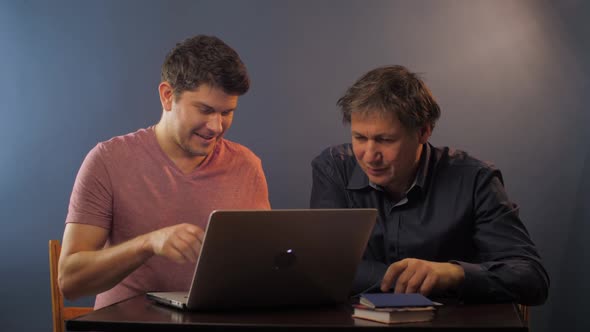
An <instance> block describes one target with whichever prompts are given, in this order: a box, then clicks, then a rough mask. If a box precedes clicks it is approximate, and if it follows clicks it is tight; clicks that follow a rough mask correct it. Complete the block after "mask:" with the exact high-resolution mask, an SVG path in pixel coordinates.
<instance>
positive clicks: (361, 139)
mask: <svg viewBox="0 0 590 332" xmlns="http://www.w3.org/2000/svg"><path fill="white" fill-rule="evenodd" d="M354 139H355V140H357V141H366V140H367V138H366V137H363V136H354Z"/></svg>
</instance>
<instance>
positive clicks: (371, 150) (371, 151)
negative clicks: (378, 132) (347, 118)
mask: <svg viewBox="0 0 590 332" xmlns="http://www.w3.org/2000/svg"><path fill="white" fill-rule="evenodd" d="M363 159H364V161H365V163H368V164H376V163H379V162H381V159H382V155H381V151H380V149H379V147H378V146H377V144H376V143H375V141H372V140H369V141H368V142H367V145H366V149H365V154H364V156H363Z"/></svg>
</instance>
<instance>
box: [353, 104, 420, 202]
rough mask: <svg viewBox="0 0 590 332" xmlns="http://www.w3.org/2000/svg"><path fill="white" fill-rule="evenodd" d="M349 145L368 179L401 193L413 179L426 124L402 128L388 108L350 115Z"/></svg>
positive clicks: (391, 190)
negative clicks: (411, 128) (417, 128)
mask: <svg viewBox="0 0 590 332" xmlns="http://www.w3.org/2000/svg"><path fill="white" fill-rule="evenodd" d="M351 133H352V149H353V151H354V155H355V157H356V159H357V161H358V163H359V165H360V167H361V168H362V170H363V171H364V172H365V174H367V176H368V177H369V180H370V181H371V182H373V183H375V184H378V185H380V186H382V187H384V188H386V189H387V190H388V191H390V192H393V193H398V194H399V193H402V192H403V191H405V190H407V189H408V186H409V185H410V184H411V182H412V181H413V180H414V176H415V172H416V169H417V167H418V162H419V160H420V154H421V152H422V144H423V143H425V142H426V141H427V140H428V138H429V137H430V133H431V130H430V129H429V127H428V128H425V129H422V130H416V131H411V130H408V129H406V128H405V127H404V126H403V125H402V123H401V122H400V121H399V119H398V118H397V116H396V115H395V114H393V113H391V112H376V111H367V112H357V113H352V115H351Z"/></svg>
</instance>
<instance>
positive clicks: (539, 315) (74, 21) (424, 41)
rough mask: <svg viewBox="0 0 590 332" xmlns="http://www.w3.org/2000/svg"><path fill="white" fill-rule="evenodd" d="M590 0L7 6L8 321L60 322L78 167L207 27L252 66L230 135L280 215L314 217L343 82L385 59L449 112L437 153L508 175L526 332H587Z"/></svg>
mask: <svg viewBox="0 0 590 332" xmlns="http://www.w3.org/2000/svg"><path fill="white" fill-rule="evenodd" d="M588 3H589V2H584V1H559V2H558V1H555V2H551V1H467V0H465V1H47V2H45V1H1V2H0V68H1V73H2V79H0V102H1V120H2V122H1V123H0V156H1V157H0V158H1V159H0V221H1V222H2V232H1V233H0V246H1V247H0V255H2V257H1V258H2V264H1V265H0V266H1V267H0V269H1V273H0V278H1V281H2V283H1V285H2V287H1V290H0V292H1V294H2V304H0V306H1V308H0V315H1V316H0V323H1V324H0V326H2V329H3V330H6V331H7V330H14V331H17V330H23V331H24V330H27V331H48V330H50V329H51V309H50V289H49V278H48V275H49V274H48V263H47V240H49V239H61V236H62V232H63V222H64V219H65V216H66V213H67V205H68V200H69V196H70V192H71V188H72V184H73V181H74V178H75V176H76V173H77V170H78V168H79V166H80V163H81V162H82V160H83V158H84V156H85V155H86V153H87V152H88V151H89V150H90V149H91V148H92V147H93V146H94V145H95V144H96V143H97V142H98V141H101V140H106V139H108V138H110V137H112V136H115V135H120V134H125V133H128V132H131V131H135V130H136V129H138V128H141V127H146V126H149V125H151V124H154V123H156V122H157V120H158V119H159V116H160V112H161V110H160V105H159V100H158V97H157V90H156V87H157V84H158V82H159V70H160V65H161V62H162V60H163V58H164V56H165V54H166V52H167V51H168V50H169V49H170V48H171V47H173V46H174V44H175V43H176V42H177V41H179V40H181V39H183V38H185V37H188V36H190V35H193V34H197V33H204V34H214V35H217V36H219V37H221V38H222V39H224V40H225V41H226V42H227V43H229V44H230V45H231V46H233V47H234V48H235V49H236V50H237V51H238V52H239V53H240V54H241V56H242V58H243V60H244V61H245V63H246V64H247V66H248V68H249V71H250V74H251V77H252V82H253V86H252V89H251V91H250V92H249V93H248V94H247V95H246V96H244V97H243V98H242V99H241V100H240V105H239V109H238V111H237V112H236V114H235V122H234V126H233V127H232V129H231V130H230V132H229V134H228V137H229V138H230V139H233V140H236V141H239V142H241V143H243V144H245V145H247V146H249V147H250V148H251V149H252V150H253V151H254V152H255V153H257V154H258V155H259V156H260V157H261V159H262V160H263V163H264V164H263V165H264V168H265V170H266V174H267V178H268V183H269V189H270V195H271V203H272V205H273V207H275V208H301V207H306V206H307V204H308V198H309V192H310V186H311V179H310V176H311V174H310V172H311V171H310V165H309V163H310V160H311V159H312V157H314V156H315V155H316V154H318V153H319V152H320V151H321V150H322V149H323V148H325V147H327V146H328V145H331V144H336V143H340V142H344V141H347V140H349V136H348V128H346V127H344V126H342V124H341V122H340V118H339V115H338V111H337V108H336V106H335V102H336V100H337V99H338V97H339V96H340V95H341V94H342V93H343V92H344V90H345V89H346V88H347V86H349V85H350V84H351V83H352V82H353V81H354V80H356V79H357V78H358V77H359V76H360V75H361V74H363V73H364V72H366V71H368V70H369V69H372V68H374V67H376V66H380V65H385V64H403V65H406V66H408V67H409V68H410V69H411V70H414V71H417V72H420V73H423V77H424V79H425V81H426V82H427V84H428V85H429V86H430V87H431V89H432V91H433V92H434V94H435V96H436V97H437V99H438V101H439V102H440V104H441V107H442V118H441V120H440V122H439V123H438V126H437V128H436V129H435V133H434V136H433V138H432V140H431V141H432V143H433V144H435V145H450V146H453V147H456V148H461V149H465V150H467V151H469V152H471V153H472V154H474V155H475V156H478V157H480V158H481V159H484V160H488V161H493V162H494V163H495V164H496V165H497V166H498V167H499V168H500V169H501V170H503V173H504V176H505V181H506V184H507V189H508V192H509V194H510V197H511V199H512V200H513V201H515V202H517V203H518V204H519V205H520V206H521V216H522V218H523V220H524V222H525V224H526V225H527V227H528V229H529V231H530V234H531V237H532V238H533V240H534V241H535V242H536V243H537V245H538V248H539V250H540V252H541V254H542V256H543V258H544V261H545V264H546V267H547V269H548V271H549V273H550V276H551V280H552V284H551V291H550V298H549V301H548V302H547V304H545V305H544V306H541V307H537V308H534V309H533V310H532V328H533V329H534V330H536V331H549V330H557V329H558V328H559V327H560V326H561V325H562V324H568V325H571V326H570V327H576V328H577V329H578V330H580V331H582V330H587V329H588V327H590V325H589V322H590V321H589V320H588V319H586V318H587V317H585V316H584V314H585V313H587V312H588V310H587V309H586V308H587V305H586V303H585V302H583V299H585V298H588V296H589V295H590V292H589V291H588V290H587V287H584V285H585V284H587V280H588V279H589V277H590V274H589V267H588V258H587V254H585V253H584V251H583V249H582V248H583V243H582V241H583V239H584V238H586V237H588V235H590V229H589V226H588V221H589V219H590V207H589V205H588V202H590V194H589V193H588V190H587V188H588V186H590V180H589V178H590V154H589V152H590V148H589V146H588V142H589V138H590V137H589V136H590V134H589V132H588V130H587V124H588V123H589V120H590V116H589V114H588V111H587V109H586V108H587V107H586V106H587V105H588V101H587V100H588V99H587V97H586V96H587V95H588V90H589V83H590V78H589V67H590V65H589V63H588V59H589V58H590V44H589V41H588V40H589V39H588V37H587V36H588V35H589V32H590V31H589V23H587V22H588V20H589V19H590V6H589V5H588ZM327 245H328V244H327ZM78 303H82V304H85V303H91V299H85V300H82V301H80V302H78ZM576 321H583V323H582V322H578V323H576ZM584 324H585V326H584Z"/></svg>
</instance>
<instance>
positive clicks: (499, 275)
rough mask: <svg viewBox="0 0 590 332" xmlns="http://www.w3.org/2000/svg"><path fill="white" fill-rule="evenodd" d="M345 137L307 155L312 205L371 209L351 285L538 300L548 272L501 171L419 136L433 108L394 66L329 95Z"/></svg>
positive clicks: (421, 88) (430, 123)
mask: <svg viewBox="0 0 590 332" xmlns="http://www.w3.org/2000/svg"><path fill="white" fill-rule="evenodd" d="M338 105H339V106H340V107H341V109H342V113H343V118H344V122H346V123H349V124H350V125H351V133H352V144H344V145H340V146H335V147H330V148H328V149H326V150H324V151H323V152H322V153H321V154H320V155H319V156H318V157H316V158H315V159H314V160H313V162H312V168H313V187H312V193H311V207H312V208H369V207H370V208H377V209H378V210H379V217H378V222H377V224H376V225H375V228H374V230H373V234H372V236H371V238H370V240H369V243H368V245H367V249H366V252H365V255H364V258H363V261H362V263H361V265H360V266H359V269H358V271H357V276H356V280H355V283H354V286H353V291H354V292H355V293H359V292H368V291H373V292H374V291H379V290H380V291H383V292H389V291H394V292H397V293H413V292H419V293H422V294H425V295H430V294H432V295H435V296H456V297H459V298H460V299H462V300H465V301H485V302H505V301H506V302H509V301H510V302H518V303H523V304H541V303H543V302H544V301H545V300H546V298H547V293H548V288H549V277H548V275H547V272H546V271H545V269H544V267H543V265H542V263H541V259H540V257H539V254H538V253H537V250H536V249H535V246H534V244H533V242H532V241H531V239H530V238H529V235H528V232H527V230H526V228H525V226H524V225H523V223H522V222H521V221H520V219H519V217H518V208H517V206H516V205H515V204H513V203H511V202H510V201H509V200H508V197H507V195H506V192H505V190H504V187H503V180H502V175H501V173H500V171H499V170H498V169H496V168H494V167H493V166H491V165H489V164H486V163H484V162H482V161H479V160H477V159H475V158H473V157H471V156H470V155H468V154H467V153H465V152H463V151H458V150H452V149H449V148H436V147H433V146H432V145H430V144H429V143H428V139H429V138H430V135H431V134H432V130H433V128H434V125H435V123H436V120H437V119H438V118H439V116H440V109H439V106H438V104H437V103H436V101H435V100H434V98H433V96H432V95H431V93H430V91H429V90H428V88H427V87H426V85H425V84H424V82H423V81H422V80H420V79H419V78H418V77H417V76H416V75H415V74H413V73H411V72H409V71H408V70H407V69H406V68H404V67H402V66H389V67H382V68H377V69H375V70H372V71H370V72H369V73H367V74H365V75H364V76H363V77H362V78H360V79H359V80H358V81H357V82H356V83H355V84H354V85H353V86H352V87H350V88H349V89H348V91H347V92H346V94H345V95H344V96H343V97H342V98H341V99H340V100H339V101H338Z"/></svg>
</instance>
